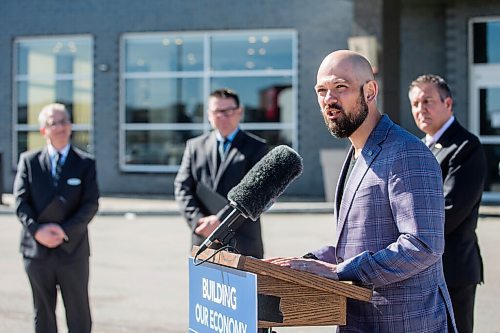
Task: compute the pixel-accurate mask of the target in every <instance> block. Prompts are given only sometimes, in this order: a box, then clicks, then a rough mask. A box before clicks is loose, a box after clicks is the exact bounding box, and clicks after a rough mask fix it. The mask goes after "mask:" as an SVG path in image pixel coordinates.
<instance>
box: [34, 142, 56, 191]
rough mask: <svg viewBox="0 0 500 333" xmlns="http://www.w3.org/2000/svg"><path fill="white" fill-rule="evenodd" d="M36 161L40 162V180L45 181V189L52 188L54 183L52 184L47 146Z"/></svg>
mask: <svg viewBox="0 0 500 333" xmlns="http://www.w3.org/2000/svg"><path fill="white" fill-rule="evenodd" d="M38 162H39V163H40V168H41V170H42V175H43V176H42V181H43V182H45V183H47V189H53V188H54V185H53V184H52V165H51V162H50V155H49V151H48V149H47V147H45V148H44V149H43V150H42V152H41V153H40V155H39V156H38Z"/></svg>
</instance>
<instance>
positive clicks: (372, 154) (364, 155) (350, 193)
mask: <svg viewBox="0 0 500 333" xmlns="http://www.w3.org/2000/svg"><path fill="white" fill-rule="evenodd" d="M393 124H394V123H393V122H392V121H391V120H390V119H389V118H388V117H387V116H385V115H384V116H382V118H381V120H380V121H379V123H378V124H377V126H376V127H375V128H374V129H373V131H372V133H371V134H370V136H369V137H368V140H367V141H366V143H365V146H364V147H363V150H362V151H361V155H360V156H359V157H358V159H357V161H356V164H355V165H354V168H353V169H352V172H351V175H350V177H349V179H348V180H347V183H346V185H345V189H344V193H343V195H342V201H341V202H340V203H339V204H340V207H339V210H338V217H337V239H336V242H335V243H337V242H338V240H339V238H340V235H341V233H342V229H343V228H344V225H345V221H346V219H347V215H348V214H349V210H350V209H351V206H352V203H353V201H354V196H355V195H356V192H357V191H358V188H359V186H360V185H361V182H362V181H363V178H364V177H365V175H366V173H367V172H368V170H369V168H370V166H371V165H372V163H373V161H374V160H375V159H376V158H377V156H378V154H379V153H380V151H381V150H382V147H381V145H380V144H381V143H382V142H383V141H384V140H385V139H386V137H387V135H388V133H389V129H390V128H391V127H392V125H393ZM352 150H353V148H352V147H351V149H350V150H349V152H351V151H352ZM348 156H349V155H348ZM349 160H350V159H349V158H347V159H346V162H344V166H343V167H342V175H343V179H345V176H346V172H347V169H348V168H349V164H348V162H349ZM338 188H339V186H337V189H338ZM338 195H339V193H337V197H338Z"/></svg>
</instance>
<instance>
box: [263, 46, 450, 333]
mask: <svg viewBox="0 0 500 333" xmlns="http://www.w3.org/2000/svg"><path fill="white" fill-rule="evenodd" d="M315 90H316V94H317V98H318V103H319V106H320V108H321V114H322V116H323V118H324V121H325V124H326V127H327V128H328V130H329V131H330V133H331V134H332V135H333V136H335V137H337V138H349V140H350V142H351V148H350V150H349V153H348V154H347V157H346V159H345V162H344V165H343V168H342V172H341V175H340V177H339V181H338V184H337V192H336V199H335V221H336V224H337V233H336V238H335V239H334V240H333V243H332V245H329V246H325V247H323V248H320V249H319V250H316V251H312V252H311V253H309V254H307V255H305V256H304V257H301V258H271V259H268V261H270V262H273V263H276V264H279V265H282V266H288V267H291V268H293V269H299V270H305V271H309V272H312V273H315V274H319V275H322V276H325V277H328V278H331V279H336V280H337V279H338V280H352V281H359V282H361V283H364V284H369V285H373V287H374V292H373V299H372V301H371V302H362V301H356V300H352V299H348V301H347V325H345V326H341V327H339V328H338V331H339V332H366V333H374V332H378V333H382V332H405V333H410V332H415V333H417V332H418V333H420V332H427V333H429V332H440V333H442V332H455V324H454V319H453V310H452V309H451V302H450V297H449V294H448V290H447V288H446V283H445V280H444V276H443V268H442V261H441V256H442V254H443V250H444V197H443V189H442V180H441V170H440V168H439V165H438V163H437V161H436V159H435V158H434V156H433V155H432V153H431V152H430V150H429V149H428V148H427V147H426V146H425V145H424V144H423V143H422V142H421V141H420V140H419V139H418V138H416V137H415V136H414V135H412V134H410V133H408V132H407V131H405V130H404V129H402V128H401V127H399V126H398V125H396V124H395V123H394V122H392V121H391V119H389V117H388V116H387V115H382V114H381V113H380V112H379V110H378V108H377V103H376V100H377V94H378V84H377V82H376V81H375V79H374V75H373V72H372V68H371V66H370V63H369V62H368V61H367V60H366V59H365V58H364V57H363V56H361V55H360V54H358V53H355V52H352V51H346V50H341V51H336V52H333V53H331V54H329V55H328V56H327V57H326V58H325V59H324V60H323V62H322V63H321V65H320V67H319V70H318V75H317V83H316V86H315Z"/></svg>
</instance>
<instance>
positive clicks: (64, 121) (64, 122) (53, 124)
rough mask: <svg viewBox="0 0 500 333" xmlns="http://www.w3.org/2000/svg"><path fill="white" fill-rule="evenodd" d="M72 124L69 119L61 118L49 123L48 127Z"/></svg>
mask: <svg viewBox="0 0 500 333" xmlns="http://www.w3.org/2000/svg"><path fill="white" fill-rule="evenodd" d="M68 124H70V121H69V119H61V120H59V121H54V122H53V123H47V127H50V128H56V127H57V126H66V125H68Z"/></svg>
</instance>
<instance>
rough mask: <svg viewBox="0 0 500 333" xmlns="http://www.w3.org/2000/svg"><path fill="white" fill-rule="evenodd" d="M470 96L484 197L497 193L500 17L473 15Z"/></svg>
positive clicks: (499, 191) (499, 168)
mask: <svg viewBox="0 0 500 333" xmlns="http://www.w3.org/2000/svg"><path fill="white" fill-rule="evenodd" d="M469 36H470V38H471V43H469V44H470V45H471V47H470V52H469V59H470V96H471V113H470V114H471V118H470V120H471V125H472V129H473V131H474V132H475V133H476V134H478V135H479V137H480V139H481V141H482V143H483V145H484V149H485V152H486V159H487V162H488V175H487V181H486V190H487V191H490V192H491V193H487V194H485V198H486V199H488V198H489V197H493V198H499V197H500V80H499V77H500V42H499V41H500V17H491V18H488V17H481V18H476V19H472V20H471V22H470V26H469Z"/></svg>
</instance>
